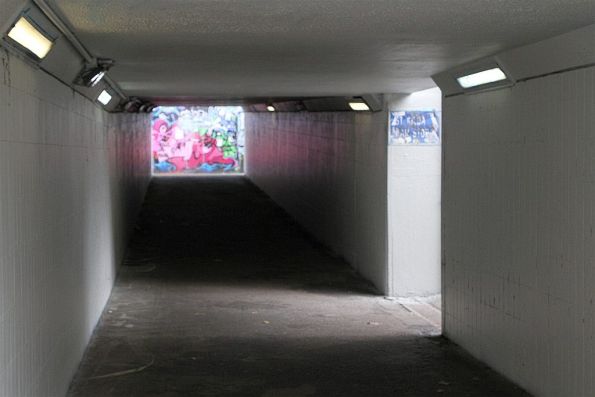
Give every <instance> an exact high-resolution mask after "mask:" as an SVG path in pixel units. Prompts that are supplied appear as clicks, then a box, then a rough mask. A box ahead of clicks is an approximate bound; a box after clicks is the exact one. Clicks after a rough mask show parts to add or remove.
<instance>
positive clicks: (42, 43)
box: [8, 17, 54, 59]
mask: <svg viewBox="0 0 595 397" xmlns="http://www.w3.org/2000/svg"><path fill="white" fill-rule="evenodd" d="M8 37H10V38H11V39H12V40H14V41H15V42H17V43H18V44H19V45H21V46H23V47H25V48H26V49H27V50H29V51H31V52H32V53H33V54H35V56H37V57H38V58H39V59H43V58H45V56H46V55H47V54H48V53H49V52H50V50H51V49H52V46H53V45H54V43H53V42H52V41H51V40H50V39H49V38H47V37H46V36H45V35H44V34H43V33H42V32H40V31H39V29H38V28H36V27H35V26H34V25H33V23H31V22H30V21H29V20H28V19H27V18H25V17H21V18H20V19H19V20H18V21H17V23H15V25H14V26H13V27H12V29H10V31H9V32H8Z"/></svg>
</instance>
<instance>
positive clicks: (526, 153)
mask: <svg viewBox="0 0 595 397" xmlns="http://www.w3.org/2000/svg"><path fill="white" fill-rule="evenodd" d="M444 130H445V134H444V137H445V149H444V172H445V177H444V196H443V232H444V253H443V261H444V268H443V295H444V304H445V305H444V319H445V332H446V335H447V336H448V337H450V338H451V339H453V340H454V341H455V342H457V343H459V344H461V345H462V346H463V347H465V348H466V349H468V350H469V351H471V352H472V353H473V354H474V355H475V356H477V357H479V358H480V359H482V360H483V361H485V362H486V363H488V364H489V365H491V366H492V367H494V368H495V369H497V370H498V371H500V372H502V373H503V374H505V375H506V376H508V377H509V378H510V379H512V380H514V381H516V382H518V383H519V384H520V385H521V386H524V387H525V388H527V389H528V390H529V391H530V392H532V393H534V394H535V395H538V396H550V397H560V396H593V395H595V378H594V377H593V374H594V373H595V365H594V364H595V363H594V362H595V340H594V338H595V323H594V314H595V305H594V302H595V68H588V69H582V70H576V71H572V72H567V73H563V74H557V75H552V76H549V77H545V78H539V79H535V80H531V81H528V82H526V83H519V84H517V85H516V86H515V87H514V88H511V89H503V90H498V91H493V92H486V93H482V94H477V95H468V96H458V97H453V98H448V99H446V100H445V101H444Z"/></svg>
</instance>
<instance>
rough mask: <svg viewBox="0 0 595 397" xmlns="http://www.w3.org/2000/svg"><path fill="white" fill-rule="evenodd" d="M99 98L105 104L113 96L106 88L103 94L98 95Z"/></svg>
mask: <svg viewBox="0 0 595 397" xmlns="http://www.w3.org/2000/svg"><path fill="white" fill-rule="evenodd" d="M97 100H98V101H99V102H101V103H102V104H103V105H104V106H105V105H107V104H108V103H110V101H111V100H112V96H111V95H110V94H109V93H108V92H107V91H106V90H103V91H102V92H101V94H99V97H97Z"/></svg>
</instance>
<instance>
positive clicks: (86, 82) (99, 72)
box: [75, 59, 114, 87]
mask: <svg viewBox="0 0 595 397" xmlns="http://www.w3.org/2000/svg"><path fill="white" fill-rule="evenodd" d="M112 66H114V61H113V60H111V59H98V60H97V66H92V67H89V66H86V67H85V68H84V69H83V70H82V71H81V73H80V74H79V76H78V77H77V79H76V80H75V84H77V85H81V86H84V87H95V86H96V85H97V83H99V82H100V81H101V80H102V79H103V77H104V76H105V74H106V73H107V71H108V70H109V69H110V68H111V67H112Z"/></svg>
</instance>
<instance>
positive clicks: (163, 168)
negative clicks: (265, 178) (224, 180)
mask: <svg viewBox="0 0 595 397" xmlns="http://www.w3.org/2000/svg"><path fill="white" fill-rule="evenodd" d="M151 137H152V151H153V172H154V173H156V174H212V173H242V172H243V171H244V113H243V111H242V108H241V107H237V106H236V107H230V106H210V107H204V106H194V107H182V106H161V107H158V108H156V109H155V110H154V111H153V113H152V115H151Z"/></svg>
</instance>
